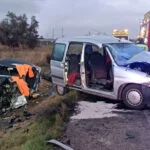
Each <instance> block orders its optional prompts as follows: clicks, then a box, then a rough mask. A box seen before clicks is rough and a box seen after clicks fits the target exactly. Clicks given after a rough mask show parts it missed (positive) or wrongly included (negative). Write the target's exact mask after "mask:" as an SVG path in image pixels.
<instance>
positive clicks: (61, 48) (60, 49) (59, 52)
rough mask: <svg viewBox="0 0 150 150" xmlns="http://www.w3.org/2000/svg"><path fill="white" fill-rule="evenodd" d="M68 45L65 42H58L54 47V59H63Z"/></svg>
mask: <svg viewBox="0 0 150 150" xmlns="http://www.w3.org/2000/svg"><path fill="white" fill-rule="evenodd" d="M65 48H66V45H65V44H59V43H56V44H55V45H54V48H53V53H52V58H51V59H52V60H56V61H62V60H63V56H64V52H65Z"/></svg>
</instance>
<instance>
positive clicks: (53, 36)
mask: <svg viewBox="0 0 150 150" xmlns="http://www.w3.org/2000/svg"><path fill="white" fill-rule="evenodd" d="M52 38H53V39H54V38H55V32H54V27H53V29H52Z"/></svg>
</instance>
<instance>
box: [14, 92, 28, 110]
mask: <svg viewBox="0 0 150 150" xmlns="http://www.w3.org/2000/svg"><path fill="white" fill-rule="evenodd" d="M25 104H27V100H26V98H25V96H24V95H21V96H18V98H17V100H16V101H15V102H14V103H13V104H12V108H19V107H21V106H24V105H25Z"/></svg>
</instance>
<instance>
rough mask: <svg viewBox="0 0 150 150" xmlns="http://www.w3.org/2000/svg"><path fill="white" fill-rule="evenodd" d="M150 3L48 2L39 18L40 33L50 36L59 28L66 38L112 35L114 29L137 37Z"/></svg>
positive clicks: (141, 0)
mask: <svg viewBox="0 0 150 150" xmlns="http://www.w3.org/2000/svg"><path fill="white" fill-rule="evenodd" d="M148 3H149V1H148V0H132V1H131V0H124V1H120V0H111V1H110V0H105V1H103V0H92V1H91V0H82V1H79V0H78V1H74V0H55V1H49V0H46V3H45V5H43V6H42V10H41V12H40V15H39V19H40V20H41V28H40V32H41V33H44V34H47V35H49V36H50V35H51V34H52V28H53V27H55V32H56V31H57V32H58V30H59V35H60V34H61V33H60V32H61V28H62V27H63V28H64V32H65V34H66V35H78V34H80V35H82V34H85V33H87V32H88V31H95V32H105V33H108V34H111V32H112V30H113V29H114V28H118V29H124V28H128V29H129V31H130V35H131V36H133V37H136V36H137V34H138V32H139V31H138V30H139V20H140V19H142V18H143V16H144V13H146V12H147V11H148V9H149V6H148V5H147V4H148ZM43 26H44V28H42V27H43ZM56 35H57V33H56ZM59 35H58V36H59Z"/></svg>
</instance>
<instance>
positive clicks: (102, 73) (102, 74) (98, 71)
mask: <svg viewBox="0 0 150 150" xmlns="http://www.w3.org/2000/svg"><path fill="white" fill-rule="evenodd" d="M89 67H90V72H91V77H92V78H91V79H92V82H95V80H97V79H106V78H107V71H106V66H105V59H104V57H103V56H102V55H101V54H100V53H99V52H93V53H92V54H91V56H90V58H89Z"/></svg>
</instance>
